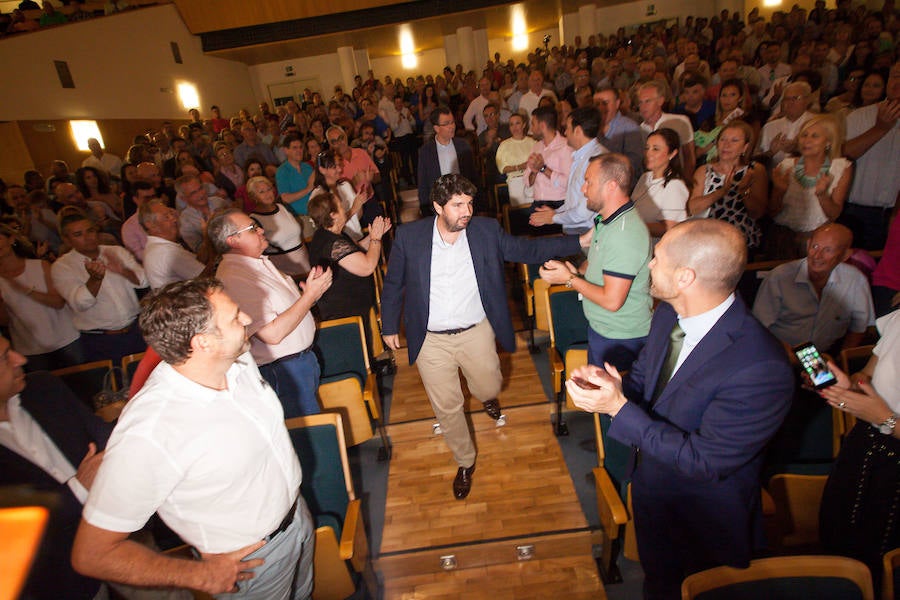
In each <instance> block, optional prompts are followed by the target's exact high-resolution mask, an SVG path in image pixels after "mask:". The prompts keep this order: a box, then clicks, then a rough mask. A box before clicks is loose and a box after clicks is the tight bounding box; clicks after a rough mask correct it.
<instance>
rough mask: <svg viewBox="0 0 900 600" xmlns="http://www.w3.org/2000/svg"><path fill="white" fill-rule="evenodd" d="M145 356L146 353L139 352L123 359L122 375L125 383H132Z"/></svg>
mask: <svg viewBox="0 0 900 600" xmlns="http://www.w3.org/2000/svg"><path fill="white" fill-rule="evenodd" d="M145 354H146V352H138V353H137V354H128V355H127V356H123V357H122V374H123V376H124V377H125V382H127V383H130V382H131V379H132V378H133V377H134V372H135V371H137V368H138V365H139V364H140V363H141V360H142V359H143V358H144V355H145Z"/></svg>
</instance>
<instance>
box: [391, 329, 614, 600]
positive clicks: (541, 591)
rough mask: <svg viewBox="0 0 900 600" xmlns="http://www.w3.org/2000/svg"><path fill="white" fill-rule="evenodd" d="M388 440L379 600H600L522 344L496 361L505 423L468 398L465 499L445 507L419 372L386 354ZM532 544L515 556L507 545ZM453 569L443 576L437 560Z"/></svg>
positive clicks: (448, 468) (547, 410) (587, 539)
mask: <svg viewBox="0 0 900 600" xmlns="http://www.w3.org/2000/svg"><path fill="white" fill-rule="evenodd" d="M396 358H397V364H398V372H397V375H396V376H395V378H394V385H393V392H392V401H391V409H390V420H391V423H393V424H392V425H389V426H388V433H389V435H390V437H391V440H392V442H393V458H392V460H391V465H390V472H389V476H388V490H387V501H386V509H385V525H384V530H383V533H382V542H381V548H380V549H379V550H378V552H377V554H378V558H377V560H376V561H375V569H376V571H377V572H378V573H379V576H380V578H381V581H383V582H384V591H385V595H384V597H385V598H388V599H416V600H425V599H428V600H432V599H438V598H440V599H451V598H453V599H457V598H459V599H462V598H492V599H497V600H499V599H507V598H509V599H519V598H549V597H552V596H553V595H555V594H559V593H564V594H565V597H566V598H605V597H606V596H605V593H604V591H603V587H602V584H601V582H600V579H599V576H598V574H597V570H596V566H595V563H594V560H593V558H592V555H591V545H592V542H593V541H594V539H593V536H592V533H591V532H590V530H589V529H588V524H587V521H586V519H585V517H584V514H583V512H582V510H581V507H580V504H579V502H578V498H577V496H576V494H575V489H574V486H573V484H572V480H571V478H570V476H569V473H568V471H567V469H566V464H565V462H564V460H563V456H562V453H561V451H560V448H559V444H558V443H557V442H556V439H555V438H554V436H553V432H552V428H551V425H550V415H551V412H552V405H551V404H550V403H549V402H548V401H547V398H546V396H545V394H544V390H543V387H542V385H541V380H540V378H539V377H538V375H537V371H536V370H535V366H534V363H533V362H532V357H531V355H530V354H529V353H528V349H527V347H526V344H525V341H524V337H522V338H520V339H519V348H518V350H517V352H515V353H513V354H509V353H501V363H502V369H503V373H504V386H503V391H502V392H501V394H500V402H501V406H502V408H503V413H504V414H505V415H506V417H507V425H506V426H505V427H497V426H496V424H495V422H494V421H493V420H492V419H490V418H489V417H488V416H487V415H486V414H485V413H484V411H483V409H482V408H481V405H480V403H479V402H478V401H477V400H474V399H471V398H470V399H469V400H468V410H469V411H470V415H469V417H470V426H471V428H472V430H473V431H474V434H475V443H476V445H477V448H478V452H479V454H478V463H477V469H476V472H475V475H474V478H473V486H472V492H471V494H470V495H469V497H468V498H466V499H465V500H463V501H458V500H456V499H454V497H453V494H452V487H451V486H452V481H453V478H454V476H455V475H456V469H457V467H456V464H455V463H454V462H453V458H452V456H451V454H450V451H449V450H448V449H447V447H446V445H445V444H444V441H443V438H441V436H440V435H434V434H433V432H432V423H433V422H434V413H433V412H432V410H431V406H430V405H429V403H428V399H427V397H426V395H425V392H424V390H423V388H422V383H421V380H420V379H419V376H418V371H417V370H416V368H415V367H414V366H412V367H411V366H409V365H408V364H407V360H406V354H405V349H404V350H401V351H400V352H399V353H397V356H396ZM520 546H533V552H534V554H533V558H531V559H529V560H519V559H518V555H517V552H518V550H517V547H520ZM451 555H452V556H453V557H454V559H455V561H456V568H455V569H453V570H444V569H443V568H442V564H441V560H442V557H447V556H451Z"/></svg>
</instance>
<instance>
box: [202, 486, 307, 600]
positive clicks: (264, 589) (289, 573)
mask: <svg viewBox="0 0 900 600" xmlns="http://www.w3.org/2000/svg"><path fill="white" fill-rule="evenodd" d="M315 541H316V536H315V530H314V529H313V521H312V516H310V514H309V510H308V509H307V508H306V502H304V501H303V496H300V497H299V498H298V499H297V509H296V511H295V512H294V521H293V522H292V523H291V524H290V525H288V528H287V529H285V530H284V531H282V532H281V533H279V534H278V535H276V536H275V537H273V538H272V539H271V540H269V541H268V542H266V545H265V546H263V547H262V548H260V549H259V550H257V551H256V552H254V553H252V554H249V555H248V556H247V557H246V558H245V559H244V560H250V559H254V558H262V559H264V560H265V562H264V563H263V564H262V565H260V566H259V567H256V568H255V569H253V573H254V577H253V579H248V580H247V581H241V582H239V583H238V591H237V592H234V593H230V592H229V593H225V594H219V595H217V596H216V598H221V599H227V600H306V599H308V598H309V597H310V596H311V595H312V588H313V550H314V547H315Z"/></svg>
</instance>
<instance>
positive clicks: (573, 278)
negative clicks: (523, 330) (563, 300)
mask: <svg viewBox="0 0 900 600" xmlns="http://www.w3.org/2000/svg"><path fill="white" fill-rule="evenodd" d="M576 279H578V275H576V274H575V273H572V275H571V276H570V277H569V278H568V279H566V287H567V288H569V289H570V290H571V289H572V282H573V281H575V280H576ZM893 428H894V427H893V425H891V429H893Z"/></svg>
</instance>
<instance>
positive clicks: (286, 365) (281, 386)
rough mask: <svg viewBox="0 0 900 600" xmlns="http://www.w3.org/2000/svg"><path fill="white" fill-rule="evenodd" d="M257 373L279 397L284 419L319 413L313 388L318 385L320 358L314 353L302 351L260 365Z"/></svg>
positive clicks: (315, 388)
mask: <svg viewBox="0 0 900 600" xmlns="http://www.w3.org/2000/svg"><path fill="white" fill-rule="evenodd" d="M259 372H260V374H261V375H262V376H263V378H264V379H265V380H266V381H268V382H269V385H271V386H272V389H274V390H275V393H276V394H277V395H278V399H279V400H281V406H282V407H283V408H284V418H285V419H290V418H292V417H305V416H306V415H317V414H319V413H320V412H321V409H320V408H319V401H318V399H316V390H317V389H318V388H319V373H320V369H319V360H318V359H317V358H316V355H315V354H314V353H313V352H309V351H303V352H300V353H299V354H292V355H290V356H285V357H283V358H279V359H278V360H275V361H272V362H270V363H268V364H265V365H261V366H260V367H259Z"/></svg>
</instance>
